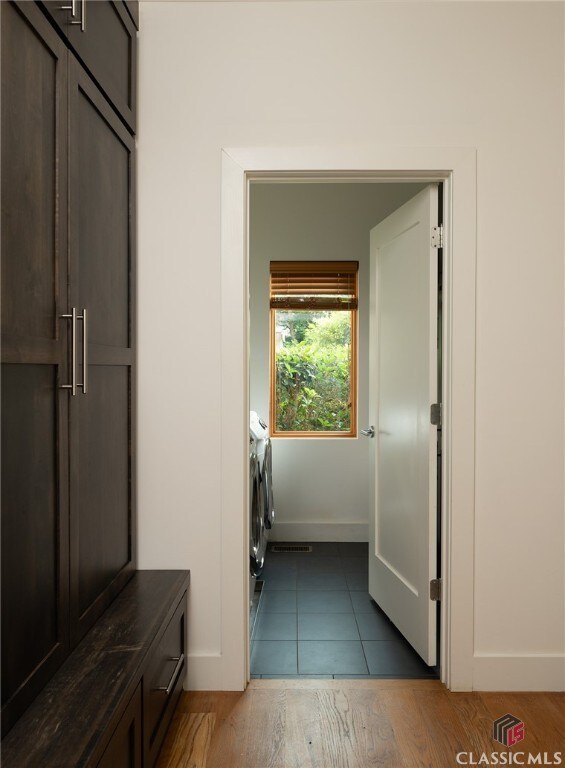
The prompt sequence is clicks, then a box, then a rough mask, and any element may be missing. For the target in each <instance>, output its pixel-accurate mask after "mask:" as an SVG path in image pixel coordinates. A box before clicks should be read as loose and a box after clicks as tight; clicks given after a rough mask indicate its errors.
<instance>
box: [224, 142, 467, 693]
mask: <svg viewBox="0 0 565 768" xmlns="http://www.w3.org/2000/svg"><path fill="white" fill-rule="evenodd" d="M257 179H260V180H262V181H273V182H276V183H281V182H285V181H289V182H293V183H296V182H297V181H302V182H304V183H308V182H319V181H324V182H330V181H335V182H345V181H346V182H364V181H365V182H381V183H387V182H396V183H398V182H400V181H406V182H410V181H414V182H430V183H431V182H444V196H443V208H444V210H443V215H444V227H445V239H444V280H443V308H444V309H443V339H442V344H443V350H444V365H443V382H442V389H443V423H444V428H443V429H442V488H441V494H442V500H443V505H442V520H441V529H442V534H441V536H442V541H441V552H442V569H441V572H442V574H443V595H442V602H441V611H440V613H441V630H440V638H441V659H440V668H441V680H442V682H443V683H444V684H445V685H446V686H447V687H448V688H449V689H451V690H471V689H472V672H473V583H474V536H473V534H474V473H475V312H476V310H475V294H476V150H475V149H474V148H453V147H445V148H441V147H440V148H435V147H406V148H401V147H386V146H381V145H374V146H372V145H366V146H363V147H343V146H326V147H321V146H316V147H304V148H301V147H292V148H280V147H279V148H272V149H269V148H249V147H246V148H224V149H223V150H222V213H221V338H222V348H221V366H222V385H221V423H222V431H221V432H222V441H221V462H220V466H221V470H220V478H221V519H222V526H221V534H220V538H221V541H220V546H221V552H222V558H221V577H220V578H221V594H222V608H221V612H222V629H221V648H220V653H219V661H220V668H219V670H218V672H219V674H218V678H217V681H218V686H219V687H221V688H222V689H224V690H243V689H244V688H245V687H246V685H247V682H248V681H249V677H250V672H249V669H250V666H249V639H248V638H249V608H248V594H247V592H248V589H249V578H248V573H247V570H248V560H249V558H248V553H247V543H248V541H249V536H248V524H249V521H248V502H247V499H248V474H249V473H248V466H247V463H248V451H247V443H248V429H249V424H248V421H249V383H248V371H249V311H248V307H249V277H248V275H249V251H248V197H249V184H250V183H251V182H252V181H253V180H257Z"/></svg>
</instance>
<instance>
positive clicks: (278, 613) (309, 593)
mask: <svg viewBox="0 0 565 768" xmlns="http://www.w3.org/2000/svg"><path fill="white" fill-rule="evenodd" d="M278 543H280V542H278ZM260 578H261V579H262V580H263V591H262V596H261V600H260V603H259V610H258V613H257V617H256V621H255V625H254V629H253V634H252V638H251V675H252V677H265V678H268V677H275V678H277V677H284V678H291V677H316V678H332V677H335V678H339V677H405V678H420V677H437V674H436V672H437V671H436V669H435V668H431V667H428V666H426V665H425V664H424V662H423V661H422V659H421V658H420V657H419V656H418V654H417V653H416V652H415V651H414V650H413V649H412V648H411V646H410V645H409V644H408V643H407V642H406V640H405V639H404V638H403V637H402V635H401V634H400V633H399V632H398V631H397V630H396V628H395V627H394V626H393V624H392V623H391V622H390V621H389V620H388V618H387V617H386V616H385V614H384V613H383V612H382V611H381V610H380V609H379V608H378V606H377V605H376V603H375V602H373V600H372V599H371V597H370V596H369V593H368V592H367V589H368V545H367V544H366V543H353V542H347V543H331V542H319V543H316V542H313V543H312V552H311V553H296V554H295V553H292V554H289V553H278V552H271V551H269V552H268V554H267V558H266V561H265V567H264V569H263V573H262V575H261V577H260Z"/></svg>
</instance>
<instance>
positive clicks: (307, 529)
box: [269, 521, 369, 541]
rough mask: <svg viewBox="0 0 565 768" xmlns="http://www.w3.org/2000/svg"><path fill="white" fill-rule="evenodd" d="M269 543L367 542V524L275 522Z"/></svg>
mask: <svg viewBox="0 0 565 768" xmlns="http://www.w3.org/2000/svg"><path fill="white" fill-rule="evenodd" d="M269 539H270V540H271V541H368V540H369V524H368V523H316V522H301V521H299V522H289V523H287V522H283V521H277V522H276V523H275V525H274V526H273V529H272V531H271V532H270V535H269Z"/></svg>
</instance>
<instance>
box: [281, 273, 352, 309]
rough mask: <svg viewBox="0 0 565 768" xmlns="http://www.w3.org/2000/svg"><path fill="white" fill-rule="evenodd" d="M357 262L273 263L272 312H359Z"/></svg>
mask: <svg viewBox="0 0 565 768" xmlns="http://www.w3.org/2000/svg"><path fill="white" fill-rule="evenodd" d="M358 269H359V263H358V262H357V261H272V262H271V283H270V303H271V308H272V309H320V310H335V309H344V310H347V309H349V310H351V309H357V273H358Z"/></svg>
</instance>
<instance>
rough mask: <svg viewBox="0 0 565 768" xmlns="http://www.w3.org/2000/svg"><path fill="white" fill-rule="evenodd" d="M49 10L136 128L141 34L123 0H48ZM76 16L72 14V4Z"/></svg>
mask: <svg viewBox="0 0 565 768" xmlns="http://www.w3.org/2000/svg"><path fill="white" fill-rule="evenodd" d="M42 5H43V7H44V8H45V10H46V12H47V13H48V14H49V16H50V17H51V19H52V20H53V21H54V23H55V24H56V26H57V28H58V29H60V31H61V32H62V34H64V35H65V37H66V38H67V40H68V41H69V43H70V45H71V46H72V48H73V51H74V52H75V53H76V55H77V57H78V58H79V59H80V61H81V62H82V63H83V64H84V66H85V67H86V68H87V70H88V71H89V73H90V74H91V75H92V77H93V78H94V80H96V82H97V83H98V84H99V86H100V88H102V90H103V91H104V93H105V94H106V96H107V97H108V99H109V100H110V101H111V102H112V104H113V106H114V108H115V109H116V110H117V112H118V113H119V114H120V115H121V116H122V119H123V120H124V121H125V123H126V124H127V125H128V126H129V127H130V129H131V130H132V131H133V132H135V108H136V67H137V34H136V29H135V24H134V22H133V21H132V19H131V16H130V15H129V13H128V11H127V8H126V6H125V5H124V3H123V2H122V1H121V0H75V2H74V3H73V2H72V0H68V2H62V1H61V0H45V2H44V3H42ZM73 6H74V8H75V16H74V17H73V16H72V8H73Z"/></svg>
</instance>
